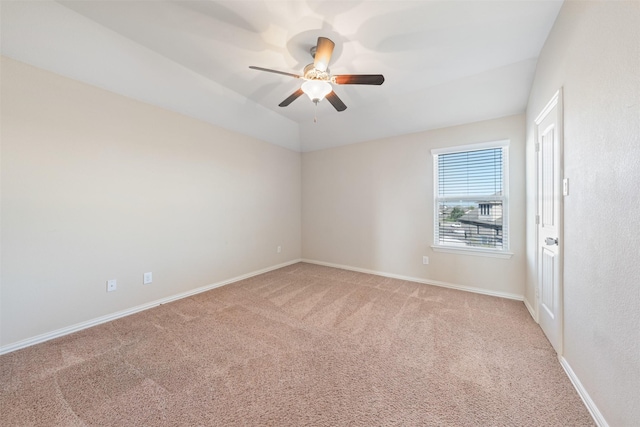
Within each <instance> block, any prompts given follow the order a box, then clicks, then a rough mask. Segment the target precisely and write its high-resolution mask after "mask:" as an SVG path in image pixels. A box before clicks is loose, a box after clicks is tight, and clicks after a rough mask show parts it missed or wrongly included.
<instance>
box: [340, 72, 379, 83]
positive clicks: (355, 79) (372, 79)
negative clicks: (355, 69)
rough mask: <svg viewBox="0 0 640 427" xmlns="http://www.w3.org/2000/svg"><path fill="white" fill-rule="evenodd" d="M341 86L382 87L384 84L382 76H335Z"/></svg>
mask: <svg viewBox="0 0 640 427" xmlns="http://www.w3.org/2000/svg"><path fill="white" fill-rule="evenodd" d="M334 78H335V81H336V83H337V84H339V85H381V84H382V83H384V76H383V75H382V74H343V75H341V76H334Z"/></svg>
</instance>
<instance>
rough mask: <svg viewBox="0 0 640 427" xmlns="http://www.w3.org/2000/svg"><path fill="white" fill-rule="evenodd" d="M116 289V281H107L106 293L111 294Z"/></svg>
mask: <svg viewBox="0 0 640 427" xmlns="http://www.w3.org/2000/svg"><path fill="white" fill-rule="evenodd" d="M117 288H118V284H117V283H116V279H111V280H107V292H113V291H115V290H116V289H117Z"/></svg>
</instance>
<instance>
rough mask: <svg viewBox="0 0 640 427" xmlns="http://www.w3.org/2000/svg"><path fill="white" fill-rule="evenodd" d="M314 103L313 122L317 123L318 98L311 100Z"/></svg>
mask: <svg viewBox="0 0 640 427" xmlns="http://www.w3.org/2000/svg"><path fill="white" fill-rule="evenodd" d="M313 103H314V104H316V109H315V110H314V111H313V123H316V124H317V123H318V100H317V99H316V100H314V101H313Z"/></svg>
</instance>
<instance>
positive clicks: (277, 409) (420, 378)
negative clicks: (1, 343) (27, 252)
mask: <svg viewBox="0 0 640 427" xmlns="http://www.w3.org/2000/svg"><path fill="white" fill-rule="evenodd" d="M0 384H1V390H0V414H1V415H0V417H1V418H0V423H1V424H3V425H11V426H23V425H29V426H31V425H34V426H35V425H42V426H53V425H61V426H85V425H99V426H125V425H148V426H162V425H166V426H181V425H184V426H194V425H212V426H213V425H220V426H230V425H231V426H233V425H249V426H256V425H274V426H304V425H309V426H340V425H351V426H353V425H361V426H371V425H378V426H400V425H402V426H412V425H425V426H431V425H433V426H478V425H494V426H499V425H500V426H503V425H504V426H507V425H508V426H543V425H544V426H588V425H594V423H593V420H592V418H591V416H590V415H589V413H588V411H587V409H586V407H585V406H584V405H583V403H582V401H581V400H580V398H579V396H578V394H577V393H576V391H575V390H574V388H573V386H572V385H571V383H570V381H569V379H568V377H567V376H566V375H565V373H564V371H563V370H562V367H561V366H560V364H559V363H558V360H557V357H556V354H555V352H554V350H553V348H552V347H551V346H550V345H549V343H548V341H547V340H546V338H545V337H544V335H543V333H542V331H541V330H540V328H539V327H538V325H537V324H536V323H535V322H534V321H533V320H532V319H531V317H530V315H529V313H528V312H527V310H526V308H525V306H524V305H523V303H522V302H518V301H513V300H508V299H501V298H496V297H490V296H484V295H478V294H473V293H468V292H462V291H457V290H451V289H445V288H439V287H435V286H429V285H424V284H419V283H414V282H408V281H403V280H396V279H390V278H386V277H381V276H375V275H370V274H364V273H357V272H352V271H347V270H340V269H335V268H329V267H323V266H318V265H313V264H306V263H298V264H294V265H291V266H288V267H285V268H281V269H278V270H274V271H272V272H269V273H265V274H262V275H259V276H255V277H252V278H249V279H246V280H243V281H240V282H236V283H233V284H230V285H227V286H224V287H221V288H217V289H214V290H211V291H208V292H204V293H201V294H198V295H195V296H192V297H189V298H185V299H182V300H179V301H176V302H173V303H170V304H165V305H161V306H159V307H156V308H153V309H150V310H146V311H143V312H140V313H137V314H134V315H131V316H128V317H124V318H121V319H118V320H115V321H112V322H109V323H105V324H102V325H99V326H96V327H93V328H90V329H86V330H83V331H80V332H77V333H75V334H71V335H67V336H64V337H61V338H58V339H55V340H51V341H48V342H45V343H42V344H38V345H35V346H32V347H29V348H25V349H22V350H18V351H15V352H12V353H9V354H6V355H3V356H0Z"/></svg>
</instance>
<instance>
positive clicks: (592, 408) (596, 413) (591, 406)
mask: <svg viewBox="0 0 640 427" xmlns="http://www.w3.org/2000/svg"><path fill="white" fill-rule="evenodd" d="M558 359H559V360H560V365H562V368H564V371H565V372H566V373H567V376H568V377H569V379H570V380H571V383H572V384H573V386H574V387H575V389H576V391H577V392H578V395H580V398H581V399H582V401H583V402H584V404H585V406H586V407H587V409H588V410H589V413H590V414H591V416H592V417H593V420H594V421H595V422H596V424H597V425H598V426H599V427H609V424H608V423H607V421H606V420H605V419H604V417H603V416H602V413H601V412H600V410H599V409H598V407H597V406H596V404H595V403H594V402H593V400H591V396H589V393H587V390H585V388H584V387H583V386H582V383H581V382H580V380H579V379H578V377H577V375H576V373H575V372H573V369H571V366H570V365H569V362H567V359H565V358H564V357H559V358H558Z"/></svg>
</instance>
